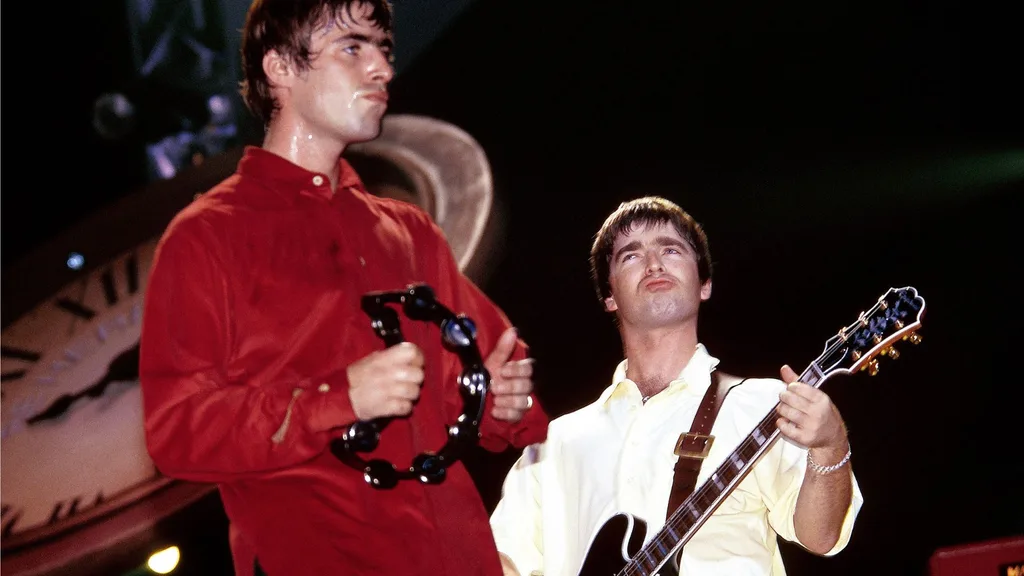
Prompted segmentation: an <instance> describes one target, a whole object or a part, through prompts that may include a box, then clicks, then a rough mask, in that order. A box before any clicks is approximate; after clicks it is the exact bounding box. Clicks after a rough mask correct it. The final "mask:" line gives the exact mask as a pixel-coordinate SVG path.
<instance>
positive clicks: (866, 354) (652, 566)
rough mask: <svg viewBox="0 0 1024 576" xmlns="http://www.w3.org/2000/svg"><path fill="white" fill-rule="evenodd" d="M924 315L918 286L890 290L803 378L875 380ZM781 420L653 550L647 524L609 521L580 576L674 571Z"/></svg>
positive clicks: (721, 472) (695, 499)
mask: <svg viewBox="0 0 1024 576" xmlns="http://www.w3.org/2000/svg"><path fill="white" fill-rule="evenodd" d="M924 311H925V302H924V299H923V298H921V297H920V296H919V295H918V294H917V290H916V289H914V288H912V287H909V286H908V287H904V288H890V289H889V291H888V292H886V293H885V294H883V295H882V296H881V297H880V298H879V299H878V302H877V303H876V304H875V305H874V307H872V308H871V310H869V311H868V312H866V313H865V312H862V313H861V314H860V317H859V318H857V321H856V322H854V323H853V324H850V325H849V326H847V327H845V328H843V329H842V330H840V331H839V333H838V334H836V335H835V336H833V337H832V338H830V339H829V340H828V341H827V342H826V343H825V351H824V352H823V353H822V354H821V356H818V357H817V358H816V359H815V360H814V361H813V362H811V364H810V366H808V367H807V368H806V369H805V370H804V372H803V373H802V374H801V375H800V381H801V382H804V383H806V384H809V385H811V386H814V387H815V388H817V387H820V386H821V385H822V383H824V382H825V380H827V379H829V378H831V377H832V376H835V375H836V374H850V373H855V372H858V371H861V370H866V371H868V373H869V374H871V375H872V376H874V375H875V374H877V373H878V358H877V357H878V356H887V357H889V358H890V359H893V360H895V359H896V358H898V357H899V352H898V351H897V350H896V349H895V348H894V347H893V346H894V345H895V344H896V343H897V342H898V341H900V340H907V341H909V342H911V343H913V344H918V343H919V342H920V341H921V336H920V335H919V334H917V330H918V329H919V328H920V327H921V319H922V317H923V316H924ZM777 406H778V405H776V407H777ZM776 418H777V414H776V413H775V409H772V411H771V412H769V413H768V415H766V416H765V417H764V419H762V420H761V422H760V424H758V425H757V427H756V428H755V429H754V430H753V432H751V433H750V434H749V435H748V436H747V437H746V438H745V439H743V441H741V442H740V443H739V446H738V447H737V448H736V449H735V450H734V451H733V452H732V454H730V455H729V456H728V457H726V458H725V459H724V460H723V461H722V464H721V465H719V466H718V468H717V469H715V471H714V473H712V474H711V476H709V477H708V479H707V481H705V482H704V483H703V484H701V485H700V486H699V487H698V488H697V489H696V490H694V491H693V493H692V494H690V496H689V497H688V498H687V499H686V500H684V501H683V502H682V504H680V505H679V507H678V508H676V510H675V511H674V512H673V513H672V515H671V516H669V517H668V518H667V519H666V521H665V525H664V527H662V528H661V530H659V531H658V532H657V533H656V534H655V535H654V536H653V537H652V538H650V541H649V542H648V543H647V544H646V545H645V544H644V541H645V539H646V535H647V523H646V522H645V521H644V520H642V519H640V518H638V517H636V516H633V515H632V514H628V513H619V514H616V515H615V516H613V517H611V518H610V519H608V521H607V522H605V523H604V525H603V526H601V529H600V530H599V531H598V533H597V535H596V536H595V537H594V539H593V540H592V541H591V543H590V547H589V548H588V550H587V555H586V557H585V558H584V561H583V566H582V568H580V571H579V576H610V575H615V576H627V575H630V576H634V575H642V576H651V575H653V574H657V573H658V572H659V571H661V570H662V569H663V568H666V567H670V568H671V569H670V570H667V572H672V573H674V572H675V568H674V567H672V563H670V560H671V559H672V558H673V557H675V555H676V554H677V553H678V551H679V550H680V549H681V548H682V546H683V545H684V544H686V542H688V541H689V540H690V538H692V537H693V535H694V534H695V533H696V532H697V529H698V528H700V527H701V526H702V525H703V524H704V522H705V521H707V519H708V518H709V517H710V516H711V514H712V513H713V512H714V511H715V510H716V509H717V508H718V506H719V505H721V503H722V502H723V501H724V500H725V499H726V497H727V496H728V495H729V494H730V493H731V492H732V491H733V490H734V489H735V488H736V486H737V485H738V484H739V483H740V481H741V480H742V479H743V478H744V477H745V476H746V475H747V473H748V472H750V470H751V469H752V468H753V466H754V464H755V463H756V462H757V461H758V459H760V457H761V456H762V455H764V453H765V452H767V451H768V448H770V447H771V445H772V444H773V443H774V442H775V440H776V439H778V436H779V431H778V429H777V428H776V427H775V420H776Z"/></svg>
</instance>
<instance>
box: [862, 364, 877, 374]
mask: <svg viewBox="0 0 1024 576" xmlns="http://www.w3.org/2000/svg"><path fill="white" fill-rule="evenodd" d="M865 368H867V371H868V374H870V375H872V376H874V375H876V374H878V360H872V361H871V362H868V363H867V365H866V366H865Z"/></svg>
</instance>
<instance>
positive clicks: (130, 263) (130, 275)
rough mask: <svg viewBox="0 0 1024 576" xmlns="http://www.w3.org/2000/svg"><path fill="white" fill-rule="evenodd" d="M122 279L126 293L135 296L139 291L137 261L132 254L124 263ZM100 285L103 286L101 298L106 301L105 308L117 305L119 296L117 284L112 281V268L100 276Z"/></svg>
mask: <svg viewBox="0 0 1024 576" xmlns="http://www.w3.org/2000/svg"><path fill="white" fill-rule="evenodd" d="M124 277H125V280H126V283H127V288H128V293H129V294H135V293H136V292H138V291H139V260H138V258H137V257H136V256H135V254H134V253H132V254H129V255H128V258H127V259H126V260H125V262H124ZM100 283H101V284H102V285H103V296H104V297H105V298H106V299H107V306H113V305H115V304H117V301H118V300H119V298H120V295H119V294H118V293H117V283H116V282H115V281H114V268H113V267H111V268H107V269H106V270H105V271H104V272H103V274H101V275H100Z"/></svg>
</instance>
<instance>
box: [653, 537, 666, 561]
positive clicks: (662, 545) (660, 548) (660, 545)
mask: <svg viewBox="0 0 1024 576" xmlns="http://www.w3.org/2000/svg"><path fill="white" fill-rule="evenodd" d="M655 543H656V544H657V546H658V552H660V553H661V555H662V557H664V556H665V555H666V554H668V548H667V547H666V546H665V543H664V542H662V541H661V540H655Z"/></svg>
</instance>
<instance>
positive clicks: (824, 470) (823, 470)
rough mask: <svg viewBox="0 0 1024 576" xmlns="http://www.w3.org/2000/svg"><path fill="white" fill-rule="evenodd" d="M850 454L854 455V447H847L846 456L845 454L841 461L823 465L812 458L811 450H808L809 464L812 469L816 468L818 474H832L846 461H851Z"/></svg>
mask: <svg viewBox="0 0 1024 576" xmlns="http://www.w3.org/2000/svg"><path fill="white" fill-rule="evenodd" d="M850 456H853V449H847V450H846V456H843V459H842V460H840V461H839V462H837V463H835V464H833V465H831V466H822V465H821V464H818V463H817V462H815V461H814V460H813V459H811V451H810V450H808V451H807V466H808V467H809V468H810V469H811V470H814V471H815V472H816V473H817V474H820V475H821V476H824V475H825V474H831V473H832V472H835V471H836V470H839V469H840V468H842V467H843V466H845V465H846V463H847V462H849V461H850Z"/></svg>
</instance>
